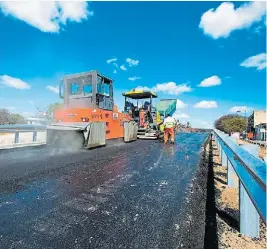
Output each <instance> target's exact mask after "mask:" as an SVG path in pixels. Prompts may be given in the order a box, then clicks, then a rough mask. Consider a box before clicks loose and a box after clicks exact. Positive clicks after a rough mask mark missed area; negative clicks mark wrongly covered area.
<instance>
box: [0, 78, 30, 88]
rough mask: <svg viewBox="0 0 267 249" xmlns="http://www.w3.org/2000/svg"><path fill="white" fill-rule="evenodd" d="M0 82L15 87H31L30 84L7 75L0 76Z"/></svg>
mask: <svg viewBox="0 0 267 249" xmlns="http://www.w3.org/2000/svg"><path fill="white" fill-rule="evenodd" d="M0 84H4V85H6V86H9V87H14V88H17V89H30V88H31V86H30V85H29V84H28V83H26V82H24V81H22V80H21V79H19V78H13V77H11V76H8V75H2V76H0Z"/></svg>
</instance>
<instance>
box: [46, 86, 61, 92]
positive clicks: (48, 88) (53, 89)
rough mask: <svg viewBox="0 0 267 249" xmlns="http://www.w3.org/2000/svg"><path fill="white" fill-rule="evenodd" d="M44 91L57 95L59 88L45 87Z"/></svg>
mask: <svg viewBox="0 0 267 249" xmlns="http://www.w3.org/2000/svg"><path fill="white" fill-rule="evenodd" d="M46 89H47V90H49V91H51V92H53V93H59V87H58V86H46Z"/></svg>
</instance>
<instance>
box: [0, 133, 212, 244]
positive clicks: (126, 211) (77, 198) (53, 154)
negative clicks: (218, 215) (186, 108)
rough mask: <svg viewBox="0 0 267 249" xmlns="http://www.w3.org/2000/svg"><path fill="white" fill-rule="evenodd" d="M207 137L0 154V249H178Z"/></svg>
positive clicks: (182, 135) (186, 136) (189, 135)
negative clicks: (92, 148) (172, 141)
mask: <svg viewBox="0 0 267 249" xmlns="http://www.w3.org/2000/svg"><path fill="white" fill-rule="evenodd" d="M207 136H208V134H207V133H180V134H178V135H177V136H176V144H175V145H174V146H173V145H164V144H162V143H159V142H158V141H141V140H138V141H136V142H133V143H128V144H124V143H122V142H118V143H115V144H113V145H108V146H107V147H104V148H99V149H94V150H91V151H74V152H71V151H60V150H54V149H53V150H51V149H48V148H40V149H32V150H18V151H12V152H1V153H0V248H1V249H6V248H20V249H22V248H32V249H39V248H49V249H50V248H101V249H102V248H103V249H105V248H116V249H117V248H140V249H141V248H151V249H152V248H153V249H155V248H182V247H183V245H182V244H181V239H180V238H184V237H188V231H187V230H186V229H182V224H180V223H179V222H182V220H183V216H184V215H185V214H184V213H185V209H186V203H187V201H186V200H187V198H188V195H189V193H188V186H189V185H190V184H191V182H192V179H194V177H195V176H196V172H197V170H198V166H199V163H200V161H201V158H200V154H201V145H202V144H203V143H204V141H205V140H206V138H207ZM194 206H196V205H194ZM193 208H197V207H193ZM203 229H204V228H203ZM190 236H191V239H194V236H195V235H194V234H191V235H190Z"/></svg>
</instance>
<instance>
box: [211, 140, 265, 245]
mask: <svg viewBox="0 0 267 249" xmlns="http://www.w3.org/2000/svg"><path fill="white" fill-rule="evenodd" d="M213 170H214V179H215V194H216V208H217V215H216V216H217V229H218V240H219V241H218V243H219V248H220V249H225V248H234V249H263V248H266V227H265V225H264V223H263V222H262V221H260V238H259V239H256V238H249V237H246V236H244V235H241V234H240V233H239V210H238V202H239V193H238V189H234V188H230V187H228V186H227V171H226V167H222V165H221V162H220V158H219V156H218V150H217V147H216V144H215V142H214V141H213Z"/></svg>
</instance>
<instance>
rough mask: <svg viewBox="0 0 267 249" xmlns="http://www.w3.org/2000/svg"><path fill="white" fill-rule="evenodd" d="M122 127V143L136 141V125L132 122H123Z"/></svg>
mask: <svg viewBox="0 0 267 249" xmlns="http://www.w3.org/2000/svg"><path fill="white" fill-rule="evenodd" d="M123 127H124V142H126V143H127V142H131V141H135V140H137V132H138V125H137V124H136V123H135V122H133V121H130V122H125V123H124V124H123Z"/></svg>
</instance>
